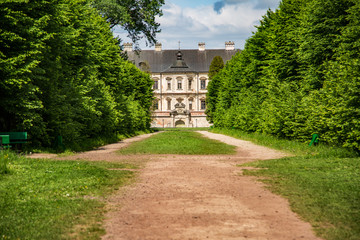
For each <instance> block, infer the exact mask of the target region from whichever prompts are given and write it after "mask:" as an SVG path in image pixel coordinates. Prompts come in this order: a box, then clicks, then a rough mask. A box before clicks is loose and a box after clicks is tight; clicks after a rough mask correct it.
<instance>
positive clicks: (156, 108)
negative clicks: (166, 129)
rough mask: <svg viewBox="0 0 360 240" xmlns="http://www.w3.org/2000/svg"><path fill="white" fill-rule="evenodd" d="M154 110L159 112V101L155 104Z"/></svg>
mask: <svg viewBox="0 0 360 240" xmlns="http://www.w3.org/2000/svg"><path fill="white" fill-rule="evenodd" d="M154 110H159V101H155V102H154Z"/></svg>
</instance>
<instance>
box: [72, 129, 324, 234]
mask: <svg viewBox="0 0 360 240" xmlns="http://www.w3.org/2000/svg"><path fill="white" fill-rule="evenodd" d="M201 133H202V134H204V135H206V136H207V137H209V138H214V139H218V140H220V141H223V142H226V143H228V144H232V145H235V146H237V147H238V151H237V154H236V155H231V156H229V155H217V156H180V155H148V156H132V157H127V158H128V160H129V158H131V159H132V161H135V160H137V161H146V162H147V163H146V167H145V168H144V169H142V170H141V171H140V175H139V179H138V182H137V183H136V184H134V185H132V186H130V187H128V188H127V189H125V190H124V189H122V190H120V191H119V192H118V193H116V194H114V196H113V197H111V198H110V199H109V204H108V207H109V212H108V214H107V215H106V221H105V228H106V232H107V234H106V235H105V236H104V237H103V239H106V240H108V239H127V240H128V239H130V240H133V239H141V240H145V239H146V240H150V239H154V240H155V239H157V240H160V239H164V240H165V239H166V240H168V239H179V240H180V239H181V240H184V239H216V240H219V239H254V240H255V239H256V240H265V239H270V240H289V239H290V240H292V239H306V240H312V239H319V238H316V237H315V236H314V234H313V233H312V230H311V226H310V225H309V224H308V223H304V222H302V221H301V220H300V219H299V218H298V217H297V216H296V215H295V214H294V213H293V212H291V211H290V209H289V205H288V202H287V201H286V200H284V199H282V198H280V197H278V196H276V195H274V194H272V193H270V192H269V191H268V190H266V189H265V188H264V186H263V185H262V184H261V183H259V182H256V179H255V178H253V177H248V176H242V175H241V174H240V173H241V170H242V169H241V168H239V167H236V164H240V163H245V162H249V161H253V160H255V159H271V158H279V157H283V156H285V155H284V154H283V153H281V152H278V151H274V150H271V149H268V148H265V147H260V146H256V145H254V144H252V143H250V142H247V141H241V140H238V139H234V138H231V137H227V136H223V135H220V134H213V133H209V132H201ZM94 154H95V155H94ZM105 155H106V156H105ZM78 157H79V156H75V157H74V158H78ZM79 158H86V159H89V160H91V159H93V160H95V159H96V158H97V159H103V160H106V159H108V160H110V161H123V160H124V159H125V158H124V157H123V156H116V155H115V154H112V153H107V154H105V153H104V154H102V155H99V154H98V153H96V152H95V153H94V152H93V153H92V154H89V153H86V154H83V155H82V156H80V157H79Z"/></svg>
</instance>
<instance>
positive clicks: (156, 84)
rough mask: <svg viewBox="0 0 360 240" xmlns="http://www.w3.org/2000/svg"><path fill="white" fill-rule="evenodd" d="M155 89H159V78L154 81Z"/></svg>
mask: <svg viewBox="0 0 360 240" xmlns="http://www.w3.org/2000/svg"><path fill="white" fill-rule="evenodd" d="M154 89H159V81H158V80H155V81H154Z"/></svg>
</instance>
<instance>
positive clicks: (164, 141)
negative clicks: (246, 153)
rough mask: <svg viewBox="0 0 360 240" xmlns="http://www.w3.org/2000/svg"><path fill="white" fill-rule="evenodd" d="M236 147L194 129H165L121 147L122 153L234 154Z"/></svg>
mask: <svg viewBox="0 0 360 240" xmlns="http://www.w3.org/2000/svg"><path fill="white" fill-rule="evenodd" d="M235 149H236V147H234V146H231V145H227V144H225V143H222V142H220V141H217V140H212V139H209V138H206V137H203V136H202V135H201V134H200V133H197V132H193V131H165V132H161V133H158V134H156V135H154V136H152V137H150V138H148V139H145V140H143V141H139V142H135V143H133V144H131V145H130V146H129V147H127V148H124V149H121V150H120V151H119V153H120V154H184V155H212V154H234V153H235V152H236V151H235Z"/></svg>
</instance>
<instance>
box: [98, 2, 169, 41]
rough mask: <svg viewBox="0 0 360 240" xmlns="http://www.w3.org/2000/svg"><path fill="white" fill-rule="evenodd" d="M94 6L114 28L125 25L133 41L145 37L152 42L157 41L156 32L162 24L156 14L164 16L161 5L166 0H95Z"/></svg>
mask: <svg viewBox="0 0 360 240" xmlns="http://www.w3.org/2000/svg"><path fill="white" fill-rule="evenodd" d="M93 4H94V6H95V7H96V8H97V9H99V11H100V12H101V14H103V15H104V17H105V18H106V19H107V21H108V22H109V23H110V27H111V28H113V27H115V26H117V25H120V26H121V27H123V28H124V29H125V30H126V31H127V32H128V33H129V37H130V38H131V39H132V41H133V42H135V43H136V42H137V41H138V40H139V39H141V38H142V37H145V38H146V40H147V41H148V42H149V43H150V44H155V43H156V39H155V37H156V34H157V33H159V32H160V30H159V26H160V24H159V23H157V22H156V19H155V18H156V16H162V11H161V9H160V8H161V6H162V5H163V4H164V0H152V1H149V0H94V1H93Z"/></svg>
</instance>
